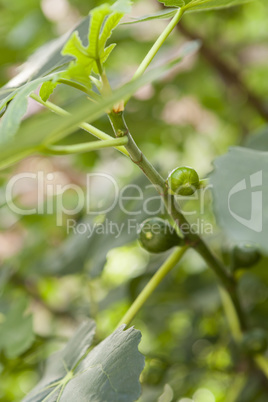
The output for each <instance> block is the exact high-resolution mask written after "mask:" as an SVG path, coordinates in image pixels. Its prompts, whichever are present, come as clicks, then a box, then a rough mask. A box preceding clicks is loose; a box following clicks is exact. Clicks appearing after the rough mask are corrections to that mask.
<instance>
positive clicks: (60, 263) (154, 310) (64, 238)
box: [0, 0, 268, 402]
mask: <svg viewBox="0 0 268 402" xmlns="http://www.w3.org/2000/svg"><path fill="white" fill-rule="evenodd" d="M102 3H103V1H92V0H90V1H86V0H42V1H40V0H24V1H18V0H0V20H1V24H0V54H1V58H0V85H1V86H2V85H4V84H5V83H6V82H7V81H9V80H10V79H11V78H12V77H13V76H14V75H16V73H17V71H18V68H19V66H20V65H21V64H22V63H23V62H25V60H26V59H27V58H28V57H29V56H30V55H31V54H32V53H33V52H34V51H35V50H36V49H37V48H38V47H39V46H41V45H43V44H45V43H46V42H47V41H49V40H52V39H54V38H57V37H58V36H60V35H62V34H64V33H65V32H67V31H68V30H70V29H71V28H73V26H74V25H76V24H77V23H78V22H79V21H80V20H81V19H82V18H83V17H84V16H86V15H87V14H88V12H89V10H90V9H92V8H93V7H95V6H97V5H100V4H102ZM160 9H161V4H160V3H158V2H157V1H156V0H146V1H144V0H141V1H134V2H133V12H132V16H140V15H144V14H149V13H151V12H154V11H157V10H160ZM267 15H268V4H267V3H266V2H265V1H264V0H263V1H261V0H260V1H257V0H254V1H252V2H250V3H248V4H246V5H243V6H240V7H235V8H230V9H227V10H221V11H217V12H216V11H214V12H205V13H196V14H192V13H189V14H187V15H186V16H185V17H184V18H183V22H182V23H181V24H180V27H179V28H178V29H176V30H175V31H174V32H173V34H172V35H171V36H170V38H169V39H168V41H167V43H166V46H165V47H164V49H162V50H161V51H160V53H159V55H158V57H157V60H158V61H160V62H161V61H165V60H166V59H168V58H170V57H172V55H173V54H176V53H177V52H178V50H179V49H180V47H181V46H182V45H183V44H184V43H185V42H187V41H189V40H195V39H200V40H201V41H202V46H201V49H200V50H199V51H198V52H197V53H195V54H194V55H192V56H191V57H187V58H186V59H185V60H184V61H183V62H182V63H181V64H180V65H179V66H178V67H176V68H175V69H173V70H172V72H170V73H169V74H166V75H165V76H164V77H163V78H162V79H160V80H158V82H156V83H155V84H153V85H147V86H146V87H143V88H142V89H140V90H139V91H138V92H137V93H136V94H135V96H134V97H133V99H131V101H130V102H129V104H128V106H127V112H126V118H127V121H128V124H129V127H130V129H131V131H132V134H133V136H134V137H135V140H136V141H137V143H138V144H139V146H140V147H141V148H142V150H143V151H144V153H145V154H146V155H147V156H148V157H149V159H151V160H152V161H153V162H154V163H155V164H156V165H157V166H158V168H159V169H160V170H161V171H162V173H163V174H164V175H167V173H168V172H169V171H170V170H171V169H173V168H174V167H176V166H178V165H184V164H185V165H189V166H193V167H194V168H195V169H196V170H197V171H198V172H199V173H200V176H201V177H205V176H206V175H207V174H208V173H209V171H210V170H211V169H212V161H213V159H215V157H217V156H218V155H220V154H223V153H225V152H226V151H227V149H228V147H229V146H232V145H243V144H244V143H245V142H246V141H247V138H248V136H249V135H251V134H252V132H255V131H256V130H259V129H260V128H261V127H262V126H264V125H265V123H266V122H267V120H268V111H267V108H266V105H265V102H266V101H267V94H268V79H267V68H268V45H267V43H268V31H267ZM166 23H167V22H166V21H157V22H154V21H149V22H144V23H140V24H136V25H122V26H120V27H119V28H118V29H117V30H116V31H115V33H114V35H113V40H114V41H115V42H116V43H118V46H117V48H116V50H115V51H114V52H113V54H112V56H111V58H110V59H109V62H108V64H107V67H106V69H107V74H108V76H109V78H110V80H111V82H112V85H113V86H114V87H115V86H116V85H118V84H119V83H121V82H126V81H127V80H128V79H129V78H130V77H131V76H132V74H133V73H134V72H135V69H136V68H137V66H138V65H139V63H140V61H141V60H142V58H143V57H144V55H145V54H146V52H147V51H148V50H149V48H150V46H151V45H152V43H153V42H154V40H155V39H156V37H157V36H158V35H159V34H160V33H161V31H162V30H163V28H164V27H165V25H166ZM78 96H80V95H79V94H78V93H77V92H75V90H72V89H70V88H65V87H62V86H60V87H58V88H57V90H56V91H55V93H54V94H53V97H52V101H53V102H55V103H57V104H59V105H61V106H64V105H67V104H68V100H69V99H73V97H78ZM36 113H42V110H41V108H40V107H39V106H37V105H36V104H35V103H34V101H31V102H29V108H28V112H27V116H26V118H32V115H33V114H36ZM96 125H97V126H98V127H99V128H101V129H102V130H104V131H106V132H108V133H111V128H110V126H109V122H108V121H107V119H106V118H102V119H100V120H99V121H98V122H96ZM86 140H87V134H85V133H84V132H82V131H79V130H78V131H77V133H76V134H75V135H74V136H72V139H71V140H70V141H86ZM37 171H42V172H44V174H45V175H46V174H49V173H54V180H53V185H55V186H56V185H57V184H61V185H64V184H70V183H73V184H77V185H79V186H80V187H82V188H83V189H85V186H86V174H87V173H89V172H103V173H109V174H112V175H113V177H114V178H115V179H116V181H117V182H118V183H119V184H120V186H121V187H123V186H124V185H126V184H128V183H135V184H138V185H140V186H141V187H142V188H144V187H145V186H146V185H147V184H148V183H147V182H146V180H145V179H143V178H142V177H141V176H140V175H139V171H138V169H136V167H135V166H133V165H132V164H131V163H130V162H129V161H128V160H126V158H124V156H122V155H120V154H119V153H116V151H114V150H105V151H101V152H93V153H90V154H84V155H79V156H70V157H44V156H42V155H35V156H33V157H31V158H28V159H26V160H24V161H22V162H21V163H19V164H18V165H16V166H14V167H12V168H9V169H8V170H5V171H2V172H1V174H0V184H1V188H0V198H1V208H0V228H1V233H0V263H1V267H0V331H1V332H0V401H3V402H16V401H20V400H21V399H22V397H23V396H24V395H25V394H26V393H27V392H28V391H29V390H31V389H32V388H33V386H34V385H35V384H36V383H37V382H38V380H39V379H40V377H41V375H42V371H43V368H44V362H45V359H46V358H47V356H49V355H50V354H51V353H52V352H53V351H54V350H57V349H59V348H60V347H62V346H63V345H64V343H65V342H66V340H67V339H68V338H69V337H70V336H71V335H72V333H73V332H74V330H75V329H76V328H77V327H78V325H79V323H80V322H81V321H83V319H84V318H85V317H92V318H94V319H95V320H96V322H97V336H96V339H95V341H96V342H98V341H100V340H101V339H103V338H104V337H106V336H107V335H108V334H110V333H111V332H112V331H113V330H114V328H115V327H116V325H117V323H118V321H119V320H120V318H121V317H122V315H123V314H124V312H125V311H126V310H127V308H128V306H129V305H130V303H131V301H133V300H134V299H135V297H136V296H137V294H138V293H139V291H140V290H141V289H142V288H143V286H144V285H145V283H146V282H147V281H148V278H150V277H151V275H152V274H153V273H154V272H155V271H156V270H157V268H158V267H159V266H160V264H161V261H164V259H165V258H166V256H167V255H166V254H164V255H160V257H159V256H157V257H155V256H150V255H149V254H148V253H147V252H146V251H144V250H142V249H141V248H140V246H139V245H138V242H137V240H136V235H135V233H131V234H129V235H126V234H124V235H123V236H121V237H120V238H119V239H115V238H114V236H109V235H104V236H102V237H100V236H97V235H95V236H93V237H92V238H90V239H87V238H86V237H85V236H76V235H73V234H72V233H70V234H69V235H68V234H67V229H66V224H67V218H68V217H67V216H65V217H64V219H63V225H62V226H56V216H55V214H42V215H38V214H35V215H29V216H24V217H22V216H18V215H16V214H14V213H12V212H11V211H10V209H9V208H8V207H7V205H6V204H5V189H6V184H7V182H8V180H9V178H10V177H12V176H13V175H14V174H17V173H20V172H33V173H34V172H37ZM93 184H94V186H95V187H94V190H95V191H93V194H94V200H93V202H94V203H96V204H97V203H99V202H101V201H102V200H103V199H105V198H106V197H107V192H108V188H106V186H105V184H102V183H98V182H96V183H93ZM146 194H147V193H146ZM147 196H149V193H148V195H147ZM47 199H50V198H49V195H48V198H46V200H47ZM17 200H18V203H19V204H20V205H22V206H26V207H34V206H36V203H37V188H36V185H35V184H34V183H33V185H32V186H31V185H29V184H27V185H26V184H25V183H24V185H23V184H22V185H21V188H19V190H18V194H17ZM64 202H65V203H66V204H65V205H66V206H67V207H69V208H71V207H72V205H74V204H75V202H76V199H75V194H73V193H72V192H71V191H70V192H66V194H65V196H64ZM131 207H132V206H131ZM186 207H187V208H193V207H194V203H191V204H188V206H186ZM133 208H134V209H135V208H137V206H136V205H133ZM75 218H76V219H77V221H81V222H91V223H92V220H90V219H93V218H89V217H88V216H86V211H82V212H81V213H80V214H79V215H77V216H76V217H75ZM108 218H109V219H110V220H112V221H116V222H124V221H125V220H126V216H125V214H124V213H122V211H120V209H119V207H117V208H115V209H114V210H113V211H111V212H110V213H109V216H108ZM143 218H144V216H139V217H138V220H142V219H143ZM196 218H197V217H195V219H196ZM201 218H202V219H205V221H206V222H210V223H211V224H213V227H214V235H213V236H208V239H207V240H208V241H209V242H210V243H211V245H212V246H213V247H214V248H215V249H216V250H217V252H219V253H222V254H223V256H224V258H226V260H227V261H228V247H229V243H228V239H226V238H225V237H224V235H222V234H221V232H220V230H219V228H218V227H217V225H216V223H215V219H214V216H213V208H212V202H211V199H210V196H209V194H208V195H207V199H206V208H205V213H204V214H203V215H202V217H201ZM94 219H95V221H97V220H98V219H99V221H101V220H102V219H104V217H103V216H98V217H95V218H94ZM265 265H266V263H265V262H264V261H262V262H261V263H260V264H259V266H258V267H257V268H256V269H254V271H252V272H247V273H242V274H241V281H240V293H241V297H242V301H243V304H244V307H245V309H246V311H247V314H248V315H249V319H250V322H251V323H252V324H254V325H256V326H262V327H266V328H267V329H268V324H267V313H268V273H267V269H265V268H267V267H266V266H265ZM25 314H26V315H25ZM134 324H135V327H136V328H138V329H140V330H141V332H142V341H141V344H140V351H141V352H142V353H143V354H144V355H145V356H146V366H145V369H144V371H143V373H142V376H141V382H142V389H143V394H142V396H141V398H140V401H142V402H151V401H152V402H153V401H157V400H158V398H159V397H160V395H162V394H163V396H162V399H159V400H160V401H166V402H167V401H179V402H192V401H194V402H235V401H238V402H266V401H267V399H268V389H267V384H265V381H263V378H262V376H261V374H260V373H258V372H256V371H251V368H250V367H247V364H246V363H245V359H244V356H243V352H242V351H241V350H239V349H237V347H236V346H235V345H234V344H233V341H232V338H231V336H230V331H229V328H228V325H227V322H226V319H225V317H224V314H223V310H222V306H221V301H220V297H219V291H218V287H217V282H216V280H215V277H214V276H213V274H212V273H211V271H210V270H208V269H207V268H206V266H205V265H204V263H203V261H202V260H201V259H199V257H198V256H197V255H196V254H195V253H194V252H191V253H189V255H188V256H187V257H185V258H184V260H183V262H182V264H181V265H180V267H177V268H176V269H174V271H173V272H172V273H171V274H170V276H169V277H168V278H166V279H165V280H164V281H163V283H162V284H161V286H160V287H159V289H158V290H157V291H156V292H155V293H154V294H153V295H152V297H151V298H150V300H149V301H148V302H147V303H146V305H145V306H144V308H143V309H142V311H141V312H140V313H139V314H138V316H137V318H136V319H135V321H134ZM11 334H13V335H11ZM12 336H13V338H14V337H15V338H16V336H17V337H18V338H19V340H18V339H17V343H16V344H19V347H18V348H17V350H16V349H14V348H13V347H12V345H13V344H12V342H13V341H14V339H12ZM14 342H16V339H15V341H14ZM164 398H165V399H164Z"/></svg>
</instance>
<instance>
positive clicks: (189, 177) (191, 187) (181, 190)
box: [167, 166, 199, 195]
mask: <svg viewBox="0 0 268 402" xmlns="http://www.w3.org/2000/svg"><path fill="white" fill-rule="evenodd" d="M167 181H168V185H169V187H170V189H171V190H172V192H173V193H175V194H177V195H192V194H194V192H195V191H196V190H197V189H198V188H199V176H198V174H197V172H196V171H195V170H194V169H192V168H191V167H188V166H183V167H178V168H176V169H174V170H172V172H171V173H170V174H169V175H168V179H167Z"/></svg>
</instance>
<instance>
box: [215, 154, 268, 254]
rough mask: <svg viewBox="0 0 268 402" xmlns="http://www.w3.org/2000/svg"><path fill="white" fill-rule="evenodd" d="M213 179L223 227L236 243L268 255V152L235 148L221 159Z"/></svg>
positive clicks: (216, 204)
mask: <svg viewBox="0 0 268 402" xmlns="http://www.w3.org/2000/svg"><path fill="white" fill-rule="evenodd" d="M214 166H215V168H214V171H213V172H212V174H211V177H210V180H211V184H212V192H213V196H214V206H215V213H216V216H217V218H218V221H219V224H220V226H221V227H222V228H223V229H224V231H225V233H226V234H227V236H228V237H229V239H231V240H232V241H233V242H235V243H239V242H250V243H256V244H257V245H259V246H260V247H261V248H262V249H263V251H264V252H265V253H268V243H267V238H268V153H267V152H258V151H254V150H251V149H247V148H240V147H236V148H231V149H230V151H229V153H227V154H226V155H223V156H221V157H219V158H217V159H216V160H215V162H214Z"/></svg>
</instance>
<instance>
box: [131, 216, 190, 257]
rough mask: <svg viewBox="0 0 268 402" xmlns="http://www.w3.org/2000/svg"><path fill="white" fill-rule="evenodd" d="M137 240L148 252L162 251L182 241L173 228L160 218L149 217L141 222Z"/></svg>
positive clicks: (180, 243) (178, 244)
mask: <svg viewBox="0 0 268 402" xmlns="http://www.w3.org/2000/svg"><path fill="white" fill-rule="evenodd" d="M139 241H140V244H141V245H142V247H143V248H145V250H147V251H149V252H150V253H162V252H164V251H167V250H169V249H170V248H172V247H174V246H180V245H182V244H183V243H184V241H183V239H182V238H180V237H179V236H178V235H177V233H176V231H175V229H174V228H173V227H172V226H171V225H170V224H169V223H168V222H166V221H164V220H163V219H160V218H149V219H146V220H145V221H144V222H143V223H142V225H141V227H140V231H139Z"/></svg>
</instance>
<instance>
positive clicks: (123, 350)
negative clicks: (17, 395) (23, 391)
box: [23, 320, 144, 402]
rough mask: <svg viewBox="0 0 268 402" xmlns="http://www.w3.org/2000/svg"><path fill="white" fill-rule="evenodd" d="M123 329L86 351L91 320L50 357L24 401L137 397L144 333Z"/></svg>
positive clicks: (90, 337) (127, 399)
mask: <svg viewBox="0 0 268 402" xmlns="http://www.w3.org/2000/svg"><path fill="white" fill-rule="evenodd" d="M123 329H124V326H121V327H120V328H118V329H117V330H116V331H115V332H113V333H112V334H111V335H110V336H108V338H106V339H105V340H104V341H103V342H101V343H100V344H99V345H98V346H96V347H95V348H93V349H92V350H91V351H90V352H89V353H86V351H87V350H88V348H89V347H90V346H91V344H92V341H93V336H94V332H95V324H94V322H93V321H92V320H88V321H87V322H85V323H84V324H82V326H81V327H80V328H79V330H78V331H77V333H76V334H75V335H74V336H73V338H71V340H70V341H69V342H68V343H67V345H66V346H65V348H64V349H63V350H62V351H60V352H57V353H55V354H54V355H52V356H51V357H50V358H49V359H48V361H47V365H46V371H45V374H44V377H43V378H42V380H41V381H40V383H39V384H38V385H37V386H36V387H35V388H34V389H33V390H32V391H31V392H30V394H29V395H28V396H26V397H25V398H24V399H23V401H24V402H39V401H40V402H41V401H43V400H44V399H45V398H46V401H56V400H57V401H65V402H67V401H70V402H73V401H81V402H83V401H85V402H86V401H102V402H110V401H122V402H123V401H125V402H131V401H134V400H136V399H137V398H138V397H139V395H140V384H139V376H140V373H141V371H142V369H143V367H144V358H143V356H142V355H141V354H140V352H139V351H138V344H139V342H140V339H141V334H140V332H139V331H137V330H135V329H134V328H130V329H128V330H126V331H124V330H123Z"/></svg>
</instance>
